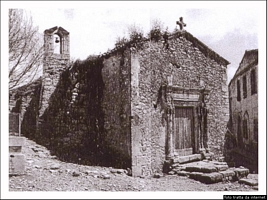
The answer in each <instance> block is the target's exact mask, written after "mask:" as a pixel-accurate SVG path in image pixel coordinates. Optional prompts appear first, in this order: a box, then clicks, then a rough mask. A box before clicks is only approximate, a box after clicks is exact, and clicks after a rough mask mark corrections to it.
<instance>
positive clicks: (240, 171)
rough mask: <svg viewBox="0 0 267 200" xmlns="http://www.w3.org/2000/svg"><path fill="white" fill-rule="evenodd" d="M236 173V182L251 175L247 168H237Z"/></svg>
mask: <svg viewBox="0 0 267 200" xmlns="http://www.w3.org/2000/svg"><path fill="white" fill-rule="evenodd" d="M234 172H235V176H234V177H235V180H240V179H241V178H244V177H247V176H248V174H249V169H247V168H236V169H234Z"/></svg>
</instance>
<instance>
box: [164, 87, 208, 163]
mask: <svg viewBox="0 0 267 200" xmlns="http://www.w3.org/2000/svg"><path fill="white" fill-rule="evenodd" d="M208 94H209V90H206V89H203V88H193V89H192V88H190V89H189V88H182V87H179V86H170V85H168V86H163V87H162V97H165V99H164V101H165V102H166V104H167V105H166V108H167V109H166V110H165V112H166V115H167V133H166V134H167V147H166V159H173V158H175V157H180V156H187V155H191V154H196V153H201V152H203V150H204V151H205V152H208V134H207V131H208V122H207V113H208V109H207V107H206V103H207V102H208V98H207V97H208Z"/></svg>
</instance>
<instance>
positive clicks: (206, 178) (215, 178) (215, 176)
mask: <svg viewBox="0 0 267 200" xmlns="http://www.w3.org/2000/svg"><path fill="white" fill-rule="evenodd" d="M222 179H223V175H222V174H220V173H218V172H213V173H209V174H202V175H201V176H199V181H200V182H202V183H206V184H211V183H218V182H221V181H222Z"/></svg>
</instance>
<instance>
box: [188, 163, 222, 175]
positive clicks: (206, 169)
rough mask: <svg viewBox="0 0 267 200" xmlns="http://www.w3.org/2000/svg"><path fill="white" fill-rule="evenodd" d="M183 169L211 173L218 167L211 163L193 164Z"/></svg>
mask: <svg viewBox="0 0 267 200" xmlns="http://www.w3.org/2000/svg"><path fill="white" fill-rule="evenodd" d="M185 171H188V172H202V173H212V172H217V171H218V168H216V167H215V166H212V165H195V166H187V167H186V168H185Z"/></svg>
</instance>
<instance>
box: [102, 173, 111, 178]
mask: <svg viewBox="0 0 267 200" xmlns="http://www.w3.org/2000/svg"><path fill="white" fill-rule="evenodd" d="M101 178H102V179H110V175H108V174H102V176H101Z"/></svg>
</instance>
